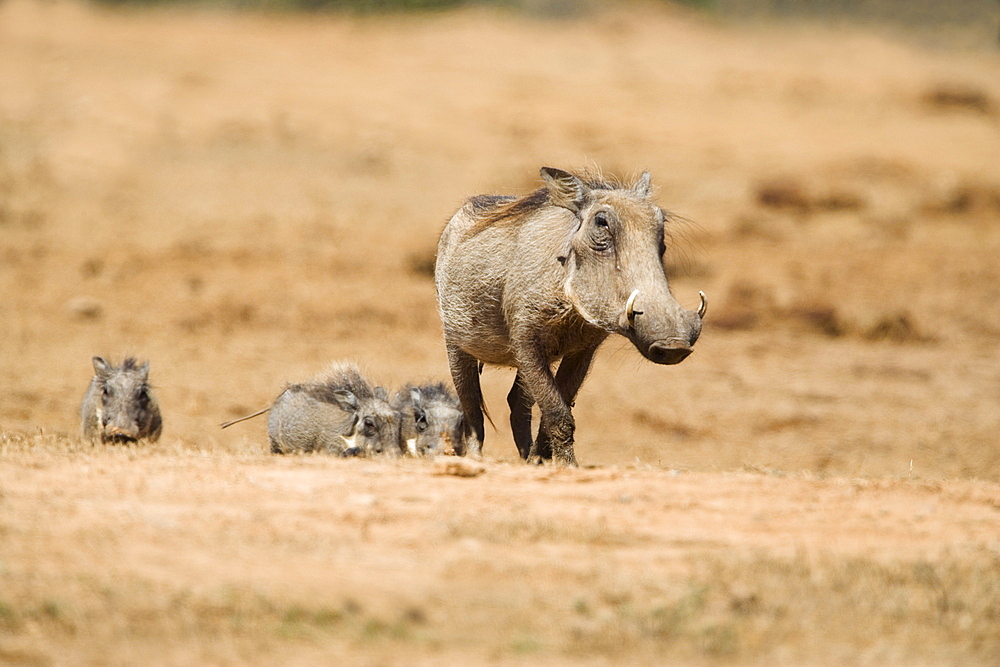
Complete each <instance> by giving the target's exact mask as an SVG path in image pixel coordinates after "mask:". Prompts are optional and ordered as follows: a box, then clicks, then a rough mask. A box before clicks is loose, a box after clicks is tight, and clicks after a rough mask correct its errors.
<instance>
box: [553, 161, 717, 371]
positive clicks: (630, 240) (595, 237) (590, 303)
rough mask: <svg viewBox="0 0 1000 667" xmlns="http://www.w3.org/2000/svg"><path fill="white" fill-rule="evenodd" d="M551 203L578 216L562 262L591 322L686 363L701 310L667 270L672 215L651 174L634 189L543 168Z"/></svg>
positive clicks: (571, 296)
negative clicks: (689, 304)
mask: <svg viewBox="0 0 1000 667" xmlns="http://www.w3.org/2000/svg"><path fill="white" fill-rule="evenodd" d="M541 173H542V177H543V178H544V179H545V183H546V186H547V188H548V194H549V202H550V203H551V204H554V205H556V206H560V207H562V208H565V209H567V210H568V211H570V212H571V213H573V214H574V216H575V223H574V224H573V226H572V228H571V230H570V233H569V235H568V237H567V239H566V244H565V248H564V251H563V252H562V254H561V255H560V256H559V261H560V262H561V263H562V264H563V266H564V267H565V268H566V273H565V282H564V291H565V294H566V298H567V299H568V300H569V301H570V303H571V304H572V305H573V307H574V308H575V310H576V311H577V312H578V313H579V315H580V316H581V317H583V318H584V319H585V320H586V321H587V322H589V323H590V324H592V325H593V326H596V327H599V328H601V329H604V330H605V331H608V332H611V333H619V334H621V335H623V336H625V337H627V338H628V339H629V340H630V341H632V344H633V345H635V347H636V348H637V349H638V350H639V352H641V353H642V355H643V356H644V357H646V358H647V359H649V360H650V361H653V362H655V363H658V364H676V363H680V362H681V361H683V360H684V359H685V358H686V357H687V356H688V355H689V354H690V353H691V348H692V346H693V345H694V343H695V341H697V340H698V336H699V335H700V334H701V320H702V317H704V315H705V310H706V306H707V303H706V300H705V295H704V294H701V305H700V306H699V308H698V310H697V312H695V311H690V310H685V309H684V308H682V307H681V306H680V304H679V303H677V300H676V299H674V297H673V295H672V294H671V293H670V288H669V286H668V284H667V276H666V273H665V272H664V268H663V255H664V253H665V252H666V243H665V241H664V223H665V219H666V215H665V214H664V212H663V209H661V208H660V207H659V206H657V205H656V204H655V203H654V202H653V201H652V200H651V198H650V189H651V188H650V178H649V173H648V172H646V173H644V174H643V175H642V176H641V177H640V178H639V180H638V181H637V182H636V183H635V184H634V185H632V186H631V187H629V188H621V189H607V188H606V187H594V186H592V185H591V184H588V183H587V182H585V181H584V180H582V179H580V178H579V177H577V176H574V175H573V174H570V173H569V172H566V171H562V170H560V169H553V168H550V167H545V168H543V169H542V171H541Z"/></svg>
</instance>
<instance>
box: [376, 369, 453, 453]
mask: <svg viewBox="0 0 1000 667" xmlns="http://www.w3.org/2000/svg"><path fill="white" fill-rule="evenodd" d="M392 407H394V408H395V409H396V411H397V412H398V413H399V416H400V419H401V420H402V430H401V433H402V436H401V437H402V441H403V442H404V443H405V444H406V448H407V450H408V451H409V452H410V454H412V455H414V456H426V455H433V454H463V453H464V452H465V419H464V417H463V415H462V407H461V405H460V404H459V402H458V397H457V396H455V394H454V393H453V392H452V391H451V390H450V389H448V387H446V386H445V385H444V383H443V382H438V383H433V384H423V385H419V386H415V385H407V386H405V387H403V388H402V389H400V390H399V391H398V392H396V395H395V396H393V398H392Z"/></svg>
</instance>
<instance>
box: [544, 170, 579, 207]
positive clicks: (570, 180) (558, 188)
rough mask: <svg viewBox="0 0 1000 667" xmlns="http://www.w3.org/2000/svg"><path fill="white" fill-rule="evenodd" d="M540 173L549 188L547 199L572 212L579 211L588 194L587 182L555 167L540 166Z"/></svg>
mask: <svg viewBox="0 0 1000 667" xmlns="http://www.w3.org/2000/svg"><path fill="white" fill-rule="evenodd" d="M540 173H541V174H542V178H543V179H544V180H545V187H547V188H548V190H549V201H550V202H552V203H553V204H555V205H556V206H561V207H563V208H565V209H569V210H570V211H572V212H573V213H579V212H580V209H581V208H583V202H584V200H585V199H586V198H587V195H588V194H590V188H589V187H588V186H587V184H586V183H584V182H583V181H581V180H580V179H579V178H577V177H576V176H574V175H573V174H571V173H569V172H568V171H563V170H562V169H556V168H555V167H542V168H541V170H540Z"/></svg>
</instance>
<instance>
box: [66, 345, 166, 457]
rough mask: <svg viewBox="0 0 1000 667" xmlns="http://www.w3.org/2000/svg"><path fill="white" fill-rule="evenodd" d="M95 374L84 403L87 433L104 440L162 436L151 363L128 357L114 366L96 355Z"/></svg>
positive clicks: (133, 440) (84, 424)
mask: <svg viewBox="0 0 1000 667" xmlns="http://www.w3.org/2000/svg"><path fill="white" fill-rule="evenodd" d="M93 364H94V377H93V379H92V380H91V383H90V387H89V388H88V389H87V394H86V396H85V397H84V402H83V405H82V406H81V417H82V419H83V432H84V436H86V437H92V438H95V437H96V438H99V439H100V440H101V441H102V442H135V441H136V440H139V439H140V438H149V439H151V440H155V439H156V438H157V437H159V435H160V429H161V425H162V422H161V418H160V409H159V406H158V405H157V403H156V400H155V399H154V398H153V396H152V391H151V389H150V386H149V362H144V363H142V364H139V363H138V362H137V361H136V360H135V359H133V358H131V357H129V358H128V359H126V360H125V361H124V362H122V365H121V366H114V365H112V364H110V363H108V362H107V361H105V360H104V359H103V358H102V357H94V358H93Z"/></svg>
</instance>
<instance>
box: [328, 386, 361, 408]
mask: <svg viewBox="0 0 1000 667" xmlns="http://www.w3.org/2000/svg"><path fill="white" fill-rule="evenodd" d="M333 400H335V401H337V405H339V406H340V409H341V410H343V411H344V412H355V411H356V410H357V409H358V397H357V396H355V395H354V392H352V391H350V390H348V389H338V390H337V391H335V392H333Z"/></svg>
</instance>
